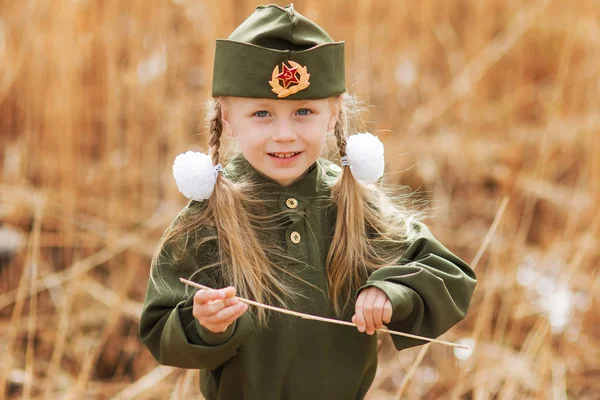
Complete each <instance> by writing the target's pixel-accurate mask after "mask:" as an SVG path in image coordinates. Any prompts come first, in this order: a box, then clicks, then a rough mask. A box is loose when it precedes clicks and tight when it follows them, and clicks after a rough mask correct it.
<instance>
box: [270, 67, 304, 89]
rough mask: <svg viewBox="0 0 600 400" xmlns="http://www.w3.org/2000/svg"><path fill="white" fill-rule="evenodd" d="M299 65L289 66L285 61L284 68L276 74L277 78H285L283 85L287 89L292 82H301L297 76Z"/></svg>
mask: <svg viewBox="0 0 600 400" xmlns="http://www.w3.org/2000/svg"><path fill="white" fill-rule="evenodd" d="M297 70H298V67H294V68H289V67H288V66H287V65H285V63H283V69H282V71H281V73H280V74H279V75H276V76H275V79H283V86H284V87H285V88H286V89H287V87H288V86H289V85H290V84H291V83H300V81H299V80H298V78H296V71H297Z"/></svg>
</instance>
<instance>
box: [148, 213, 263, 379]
mask: <svg viewBox="0 0 600 400" xmlns="http://www.w3.org/2000/svg"><path fill="white" fill-rule="evenodd" d="M175 223H177V219H176V220H175V222H174V224H175ZM171 228H172V226H171ZM189 246H190V247H191V246H192V244H191V243H190V245H189ZM202 253H203V252H202V250H200V251H199V252H198V254H202ZM178 254H179V250H178ZM181 254H182V257H181V258H179V257H174V255H173V248H172V247H170V246H168V245H165V246H163V247H162V248H161V249H160V253H159V257H158V258H157V260H156V261H155V265H153V266H152V268H151V278H152V279H150V280H149V282H148V288H147V291H146V298H145V301H144V307H143V311H142V315H141V321H140V330H139V336H140V339H141V340H142V342H143V343H144V345H145V346H146V347H147V348H148V350H150V352H151V353H152V355H153V356H154V358H155V359H156V360H157V361H158V362H159V363H161V364H163V365H169V366H173V367H179V368H194V369H209V370H213V369H216V368H217V367H219V366H220V365H222V364H223V363H224V362H226V361H227V360H229V359H230V358H232V357H233V356H235V354H236V353H237V350H238V348H239V347H240V346H241V345H242V344H243V343H244V342H245V341H246V340H247V339H248V337H250V336H251V335H252V332H253V330H254V323H253V321H252V318H251V317H250V315H249V314H248V313H246V314H244V315H242V316H241V317H240V318H238V319H237V321H236V322H235V323H234V324H232V325H230V326H229V327H228V329H227V331H226V332H223V333H213V332H211V331H209V330H208V329H205V328H203V327H202V326H201V325H200V323H199V322H198V320H197V319H196V318H195V317H194V316H193V314H192V309H193V299H194V295H195V293H196V291H197V290H195V289H194V290H190V288H187V287H186V285H184V284H183V283H182V282H180V281H179V278H180V277H183V278H186V279H191V280H193V281H196V282H198V283H201V284H204V285H206V286H209V287H215V281H214V280H213V279H212V278H211V277H210V276H209V275H208V273H204V272H202V271H200V272H199V271H198V270H199V268H198V264H197V262H196V256H195V254H196V252H195V250H194V249H193V248H187V247H184V251H183V252H182V253H181ZM176 259H177V260H176Z"/></svg>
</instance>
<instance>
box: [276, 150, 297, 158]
mask: <svg viewBox="0 0 600 400" xmlns="http://www.w3.org/2000/svg"><path fill="white" fill-rule="evenodd" d="M300 153H302V152H301V151H296V152H286V153H268V154H269V155H270V156H273V157H278V158H290V157H294V156H295V155H297V154H300Z"/></svg>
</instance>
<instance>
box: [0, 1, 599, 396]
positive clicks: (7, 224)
mask: <svg viewBox="0 0 600 400" xmlns="http://www.w3.org/2000/svg"><path fill="white" fill-rule="evenodd" d="M277 4H280V5H284V4H286V3H284V2H277ZM256 5H257V3H255V2H250V1H245V0H235V1H234V0H221V1H208V0H204V1H200V0H174V1H170V0H161V1H158V0H156V1H142V0H136V1H117V0H106V1H100V0H95V1H94V0H71V1H67V0H58V1H37V0H20V1H15V0H12V1H10V0H0V352H1V362H0V398H6V399H17V398H19V399H20V398H23V399H58V398H61V399H63V398H64V399H190V398H200V394H199V391H198V387H197V379H198V378H197V375H198V372H197V371H186V370H179V369H174V368H169V367H162V366H159V365H158V364H157V363H156V362H155V361H154V359H153V358H152V357H151V355H150V353H149V352H148V351H147V350H146V349H145V348H144V347H143V346H142V344H141V343H140V342H139V340H138V338H137V329H138V323H139V316H140V312H141V302H142V301H143V296H144V292H145V288H146V282H147V279H148V269H149V263H150V259H151V257H152V254H153V253H154V251H155V249H156V245H157V243H158V239H159V238H160V235H161V233H162V232H163V230H164V229H165V228H166V227H167V225H168V224H169V223H170V221H171V220H172V218H173V217H174V216H175V214H176V213H177V212H178V210H179V209H181V207H182V206H183V205H185V200H186V199H185V198H184V197H183V196H182V195H181V194H180V193H179V192H178V191H177V188H176V185H175V181H174V179H173V178H172V175H171V164H172V162H173V159H174V157H175V156H176V155H177V154H179V153H181V152H183V151H186V150H190V149H195V150H200V151H204V150H206V136H205V135H203V133H204V132H205V131H206V130H205V128H204V117H205V115H204V107H205V102H206V100H207V99H208V98H209V96H210V87H211V77H212V62H213V55H214V41H215V39H217V38H223V37H226V36H227V35H228V34H229V33H230V32H231V31H232V30H233V29H234V28H235V27H236V26H237V24H239V23H240V22H241V21H242V20H243V19H244V18H246V17H247V16H248V15H250V13H251V12H252V11H253V10H254V7H255V6H256ZM295 7H296V9H297V10H298V11H299V12H301V13H302V14H304V15H306V16H307V17H309V18H311V19H313V20H315V21H316V22H318V23H319V24H320V25H321V26H323V27H324V28H325V29H326V30H327V31H328V32H329V33H330V34H331V36H332V37H333V38H334V39H336V40H345V41H346V61H347V70H346V76H347V86H348V88H349V90H350V91H351V92H352V93H354V94H356V95H357V96H358V97H359V98H360V99H361V100H363V101H364V102H366V103H368V104H369V107H368V108H367V110H366V111H365V112H364V113H363V115H362V117H363V120H364V122H365V123H366V125H367V126H368V128H369V130H370V131H372V132H374V133H376V134H377V135H378V136H379V137H380V138H381V139H382V140H383V141H384V143H385V145H386V150H385V151H386V161H387V165H386V172H387V173H388V175H387V177H386V182H387V183H389V184H400V185H406V186H407V187H408V188H409V189H410V190H412V191H415V203H418V204H422V203H423V201H427V204H428V207H429V209H430V211H431V214H433V216H432V217H431V218H429V219H428V220H427V221H426V223H427V224H428V225H429V226H430V227H431V229H432V231H433V232H434V234H435V235H436V236H437V237H438V238H439V239H440V240H441V241H442V242H443V243H444V244H445V245H446V246H447V247H449V248H450V249H452V250H453V251H454V252H455V253H456V254H458V255H459V256H460V257H461V258H463V259H465V260H467V261H469V262H471V263H472V265H473V266H474V268H475V271H476V273H477V274H478V277H479V283H478V286H477V289H476V292H475V295H474V298H473V302H472V305H471V308H470V310H469V314H468V315H467V317H466V318H465V320H464V321H462V322H461V323H460V324H458V325H457V326H456V327H454V328H452V329H451V330H450V331H449V332H448V333H446V334H445V335H443V336H442V339H444V340H448V341H453V342H458V341H460V342H461V343H467V344H470V345H472V346H474V347H473V352H472V353H470V352H460V351H454V350H453V349H452V348H449V347H446V346H442V345H439V344H431V345H428V346H422V347H419V348H414V349H409V350H406V351H402V352H400V353H398V352H396V351H395V350H393V349H392V346H391V345H390V341H389V338H387V337H384V336H381V346H380V357H379V358H380V367H379V370H378V374H377V376H376V379H375V382H374V384H373V386H372V389H371V391H370V393H369V397H368V398H369V399H372V400H375V399H400V398H402V399H503V400H504V399H557V400H562V399H588V400H595V399H598V398H600V311H598V306H599V305H600V304H599V303H600V297H599V296H600V269H599V267H598V266H599V265H600V240H599V238H600V208H599V207H598V205H599V203H600V156H598V154H600V111H599V110H600V3H598V2H596V1H593V0H580V1H570V2H567V1H560V0H555V1H550V0H537V1H508V0H507V1H501V0H481V1H475V0H451V1H435V0H423V1H421V2H408V1H403V2H400V1H391V0H381V1H379V0H378V1H375V0H372V1H367V0H355V1H352V2H349V1H341V0H329V1H316V0H306V1H301V0H298V1H297V2H296V3H295ZM348 329H351V328H348ZM263 367H264V366H263ZM267 368H268V366H267Z"/></svg>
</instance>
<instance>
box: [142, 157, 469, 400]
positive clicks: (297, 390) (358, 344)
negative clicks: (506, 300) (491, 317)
mask: <svg viewBox="0 0 600 400" xmlns="http://www.w3.org/2000/svg"><path fill="white" fill-rule="evenodd" d="M340 171H341V170H340V167H338V166H337V165H334V164H332V163H331V162H329V161H326V160H324V159H319V160H318V161H317V162H316V163H315V164H314V165H313V166H312V167H311V168H310V169H309V170H308V171H307V173H306V174H305V175H304V176H302V177H301V178H299V179H298V180H297V181H296V182H294V183H292V184H291V185H289V186H287V187H283V186H280V185H279V184H277V183H276V182H274V181H272V180H270V179H269V178H267V177H265V176H264V175H262V174H260V173H259V172H257V171H255V170H254V169H253V168H252V166H251V165H250V164H249V163H248V161H246V160H245V159H244V158H243V157H242V156H236V157H234V158H233V159H232V160H231V162H230V163H229V164H228V166H227V168H226V169H225V174H226V175H227V176H228V177H229V178H230V179H232V180H234V181H235V180H237V179H239V178H240V177H241V176H246V177H250V178H251V180H252V181H255V182H258V183H260V184H261V187H262V188H263V190H264V193H262V194H261V195H262V196H263V197H264V199H265V202H269V201H271V203H272V205H273V208H272V210H271V211H272V212H274V213H277V212H284V213H287V212H288V211H289V214H284V215H286V219H287V221H286V223H283V224H281V225H280V226H279V227H278V228H277V230H276V235H277V236H278V238H276V240H277V241H278V243H279V244H280V245H281V247H282V248H283V249H285V250H287V252H288V253H289V255H291V256H293V257H294V258H295V259H296V260H298V263H294V262H288V264H287V265H286V268H291V269H294V272H295V273H296V274H297V275H299V276H300V277H301V278H302V279H304V280H306V281H308V282H310V283H312V284H313V286H314V287H311V286H308V285H306V284H305V283H300V282H299V281H298V283H297V285H301V286H303V287H299V288H298V289H299V290H300V291H302V292H303V293H305V294H307V296H306V298H303V300H301V301H299V302H297V303H296V304H295V305H294V309H295V310H297V311H300V312H305V313H309V314H313V315H320V316H324V317H329V318H335V314H334V312H333V309H332V307H331V304H330V302H329V299H328V297H327V279H326V271H325V259H326V256H327V252H328V249H329V245H330V242H331V237H332V235H333V229H334V224H335V213H334V212H332V211H331V208H328V207H323V203H324V202H327V201H328V199H329V195H330V191H329V189H328V188H329V184H330V183H331V182H332V180H334V179H335V178H336V177H337V176H338V175H339V173H340ZM290 199H293V200H290ZM290 205H292V207H295V208H294V209H293V212H292V209H291V208H290ZM199 206H201V204H200V203H197V202H191V203H190V204H188V206H187V207H199ZM182 212H185V209H184V210H183V211H182ZM176 221H177V219H175V222H174V223H177V222H176ZM413 226H414V229H415V230H416V231H417V236H416V239H414V240H413V241H412V242H411V243H410V244H409V245H408V246H407V250H406V251H405V253H404V254H403V257H402V262H399V263H398V265H390V266H385V267H382V268H380V269H378V270H377V271H375V272H374V273H372V274H371V276H370V277H369V279H368V280H367V281H366V282H365V285H364V286H363V287H361V288H360V289H359V291H360V290H361V289H363V288H365V287H368V286H376V287H378V288H380V289H382V290H383V291H384V292H385V293H386V294H387V295H388V297H389V298H390V301H391V303H392V307H393V316H392V321H391V322H390V323H389V324H388V325H387V326H388V328H389V329H393V330H398V331H402V332H408V333H412V334H417V335H422V336H427V337H437V336H439V335H441V334H442V333H444V332H445V331H447V330H448V329H449V328H450V327H452V326H453V325H454V324H456V323H457V322H458V321H460V320H461V319H462V318H463V317H464V316H465V314H466V312H467V308H468V306H469V303H470V301H471V295H472V293H473V290H474V287H475V283H476V277H475V274H474V272H473V271H472V269H471V268H469V266H468V265H467V264H466V263H465V262H464V261H462V260H461V259H460V258H458V257H457V256H455V255H454V254H452V253H451V252H450V251H449V250H448V249H446V248H445V247H444V246H443V245H442V244H441V243H440V242H438V241H437V240H436V239H435V238H434V237H433V236H432V234H431V232H430V231H429V229H427V227H426V226H425V225H423V224H422V223H418V222H416V223H414V225H413ZM293 233H296V234H297V235H292V234H293ZM298 239H299V240H298ZM162 250H163V254H164V257H162V260H163V261H161V263H160V264H159V265H158V266H157V268H156V270H157V271H158V274H159V275H160V279H156V282H159V283H160V285H163V284H164V285H166V286H167V287H168V289H167V290H165V289H164V288H161V287H158V286H157V284H155V283H154V282H153V281H152V280H151V281H150V282H149V283H148V290H147V293H146V300H145V303H144V309H143V313H142V316H141V324H140V338H141V340H142V341H143V343H144V344H145V345H146V346H147V347H148V349H149V350H150V352H151V353H152V354H153V356H154V357H155V358H156V360H158V362H159V363H161V364H164V365H170V366H174V367H180V368H194V369H200V370H201V374H200V388H201V391H202V393H203V395H204V396H205V397H206V399H208V400H213V399H227V400H230V399H236V400H238V399H252V400H254V399H261V400H263V399H291V400H294V399H298V400H300V399H302V400H304V399H311V400H319V399H327V400H331V399H343V400H347V399H362V398H363V397H364V396H365V394H366V393H367V391H368V389H369V387H370V385H371V384H372V382H373V378H374V376H375V371H376V368H377V338H376V335H372V336H370V335H367V334H366V333H360V332H359V331H358V330H357V329H356V328H352V327H348V326H341V325H334V324H330V323H325V322H319V321H311V320H304V319H301V318H297V317H294V316H289V315H285V314H280V313H275V314H277V315H273V318H272V322H271V324H269V326H268V328H266V329H265V328H258V327H257V325H256V324H255V323H254V320H253V318H252V317H251V316H250V314H249V313H246V314H244V315H243V316H242V317H240V318H239V319H238V320H237V321H236V322H235V323H234V324H232V325H231V326H230V327H229V328H228V329H227V331H226V332H223V333H213V332H210V331H209V330H207V329H204V328H203V327H202V326H201V325H200V324H199V323H198V321H197V320H196V319H195V318H194V316H193V315H192V308H193V297H194V294H195V292H194V291H192V290H189V288H186V287H184V285H183V284H182V283H181V282H180V281H179V277H185V278H188V277H190V276H191V275H192V274H194V272H197V270H198V266H200V265H203V264H206V263H207V262H208V260H204V259H203V257H206V258H207V259H208V258H211V257H214V254H216V253H215V252H214V249H212V250H211V249H209V248H207V250H206V252H193V251H190V252H187V254H186V256H185V257H183V258H181V259H179V258H178V261H175V258H173V257H171V256H170V249H162ZM210 254H212V256H210ZM210 261H214V260H210ZM192 279H193V280H195V281H197V282H199V283H204V284H206V285H208V286H211V285H215V284H216V283H215V282H216V281H215V279H214V275H211V274H209V273H203V272H201V273H196V274H195V275H194V276H193V277H192ZM211 287H214V286H211ZM355 300H356V293H354V294H353V295H352V298H351V307H348V308H347V310H346V312H345V314H344V316H343V317H344V318H343V319H345V320H347V321H350V319H351V317H352V315H353V314H354V308H353V305H354V301H355ZM392 340H393V342H394V345H395V347H396V349H398V350H402V349H405V348H408V347H411V346H416V345H420V344H423V343H425V342H424V341H420V340H415V339H410V338H405V337H399V336H393V337H392Z"/></svg>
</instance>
